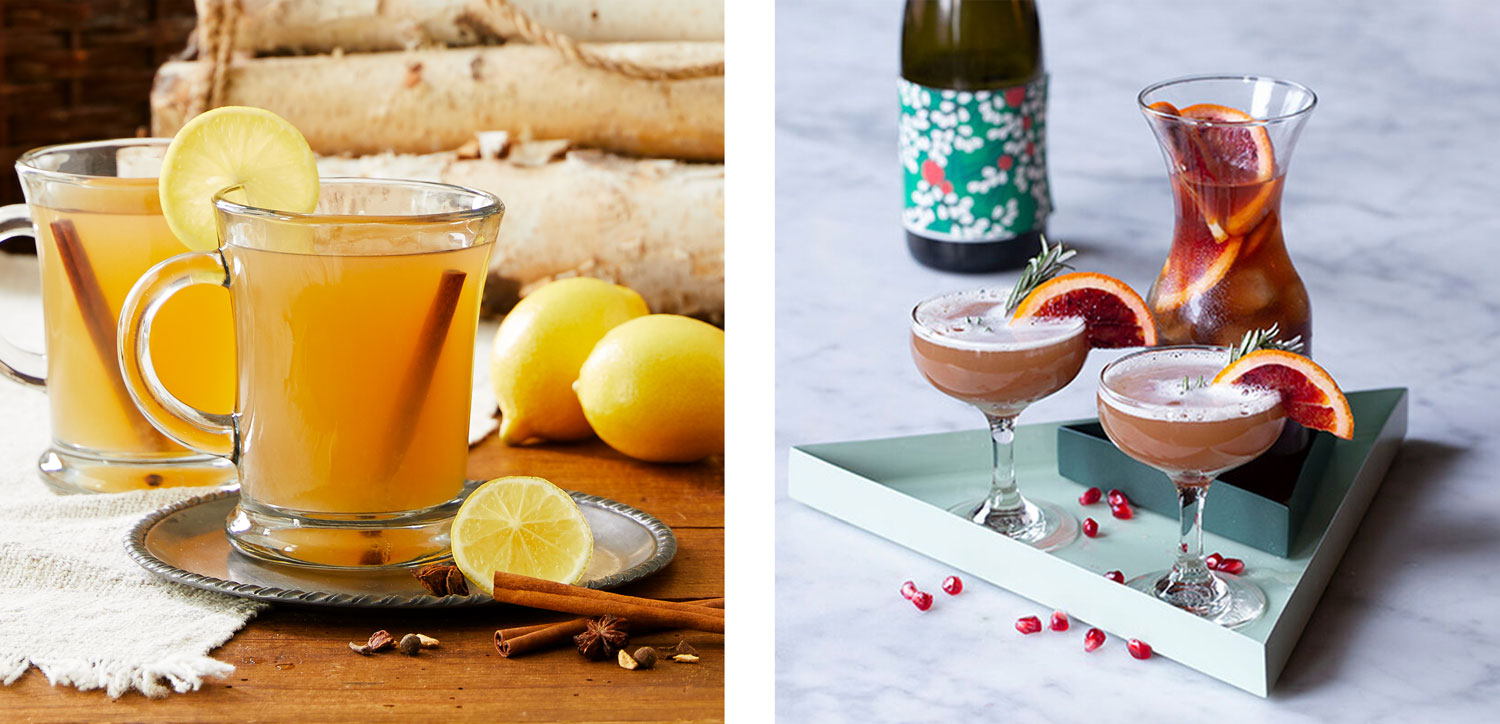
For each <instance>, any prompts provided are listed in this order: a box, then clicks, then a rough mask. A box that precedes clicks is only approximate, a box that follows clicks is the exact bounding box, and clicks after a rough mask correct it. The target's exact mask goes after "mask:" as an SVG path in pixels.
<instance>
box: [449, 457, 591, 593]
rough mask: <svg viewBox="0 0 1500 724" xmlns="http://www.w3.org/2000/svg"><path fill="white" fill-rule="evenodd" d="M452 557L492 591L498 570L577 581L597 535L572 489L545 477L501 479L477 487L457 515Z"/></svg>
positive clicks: (552, 579) (467, 575)
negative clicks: (571, 492)
mask: <svg viewBox="0 0 1500 724" xmlns="http://www.w3.org/2000/svg"><path fill="white" fill-rule="evenodd" d="M452 542H453V562H454V563H455V564H456V565H457V566H458V569H459V570H460V571H462V572H463V574H464V576H466V577H467V578H468V579H469V581H470V582H471V583H473V584H474V585H475V586H477V587H479V588H481V589H483V590H484V592H485V593H492V592H493V589H494V585H495V571H505V572H506V573H519V574H521V575H523V576H532V577H533V578H545V579H547V580H549V581H558V582H559V583H577V582H578V581H579V580H581V579H582V578H583V574H584V572H585V571H587V570H588V568H589V560H590V559H591V558H592V557H593V554H594V534H593V532H592V531H590V530H589V524H588V521H587V520H585V519H584V517H583V511H581V510H579V509H578V504H577V503H575V502H573V496H571V495H568V493H567V491H565V490H563V489H562V488H559V487H557V486H556V485H553V484H552V483H550V482H547V481H546V480H543V479H541V478H533V477H524V476H513V477H507V478H496V479H494V480H491V481H489V482H488V483H485V484H484V485H481V486H479V487H478V488H476V489H475V490H474V492H473V494H471V495H470V496H469V499H468V500H465V501H464V504H463V505H462V506H461V507H460V508H459V509H458V515H457V516H455V517H454V519H453V532H452Z"/></svg>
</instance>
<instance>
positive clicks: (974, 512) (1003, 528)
mask: <svg viewBox="0 0 1500 724" xmlns="http://www.w3.org/2000/svg"><path fill="white" fill-rule="evenodd" d="M948 512H950V513H956V514H958V515H959V516H961V517H964V518H968V519H969V520H971V521H973V522H975V523H978V524H979V525H982V526H985V527H987V528H990V529H992V530H994V531H995V532H997V533H1000V534H1002V535H1004V536H1006V537H1007V538H1011V539H1013V540H1018V541H1020V542H1022V543H1025V544H1027V545H1029V546H1031V547H1033V548H1036V549H1039V550H1044V551H1051V550H1057V549H1058V548H1061V547H1063V546H1065V545H1067V544H1069V543H1072V542H1073V540H1074V539H1075V538H1077V537H1078V519H1077V518H1074V517H1073V515H1072V514H1071V513H1069V512H1067V511H1065V510H1063V509H1062V508H1060V507H1058V506H1056V505H1053V504H1051V503H1048V502H1045V501H1043V502H1039V503H1034V502H1032V501H1030V500H1026V499H1024V498H1023V499H1022V508H1021V509H1020V510H1014V511H1005V512H1001V511H995V510H991V509H990V507H989V499H988V498H984V499H981V500H969V501H965V502H963V503H959V504H958V505H955V506H952V507H950V508H948Z"/></svg>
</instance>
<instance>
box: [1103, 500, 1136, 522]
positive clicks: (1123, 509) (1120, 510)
mask: <svg viewBox="0 0 1500 724" xmlns="http://www.w3.org/2000/svg"><path fill="white" fill-rule="evenodd" d="M1109 514H1110V515H1113V516H1114V517H1116V518H1119V519H1120V520H1130V519H1131V518H1134V517H1135V511H1134V510H1131V509H1130V503H1121V504H1119V505H1111V506H1109Z"/></svg>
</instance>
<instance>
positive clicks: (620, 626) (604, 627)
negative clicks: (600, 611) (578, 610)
mask: <svg viewBox="0 0 1500 724" xmlns="http://www.w3.org/2000/svg"><path fill="white" fill-rule="evenodd" d="M585 626H586V627H587V628H585V629H584V632H583V633H581V634H578V635H577V636H574V637H573V643H574V644H576V645H577V646H578V653H580V654H582V655H583V657H584V658H586V659H588V660H590V661H603V660H604V659H607V658H609V657H611V656H614V655H615V652H616V651H618V650H620V649H622V648H624V647H625V646H626V645H627V644H629V643H630V622H629V621H626V620H625V619H623V618H620V617H619V616H611V615H609V614H605V615H603V616H600V617H599V618H591V619H589V620H588V621H587V622H586V623H585Z"/></svg>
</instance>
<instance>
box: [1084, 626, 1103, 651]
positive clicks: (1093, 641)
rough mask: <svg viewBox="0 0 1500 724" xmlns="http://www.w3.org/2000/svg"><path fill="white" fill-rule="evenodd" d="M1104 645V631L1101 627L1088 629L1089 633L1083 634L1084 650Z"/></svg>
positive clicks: (1091, 649)
mask: <svg viewBox="0 0 1500 724" xmlns="http://www.w3.org/2000/svg"><path fill="white" fill-rule="evenodd" d="M1103 645H1104V632H1103V631H1100V630H1099V629H1096V628H1091V629H1089V630H1088V633H1085V634H1084V635H1083V650H1084V651H1093V650H1094V649H1097V648H1099V647H1100V646H1103Z"/></svg>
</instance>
